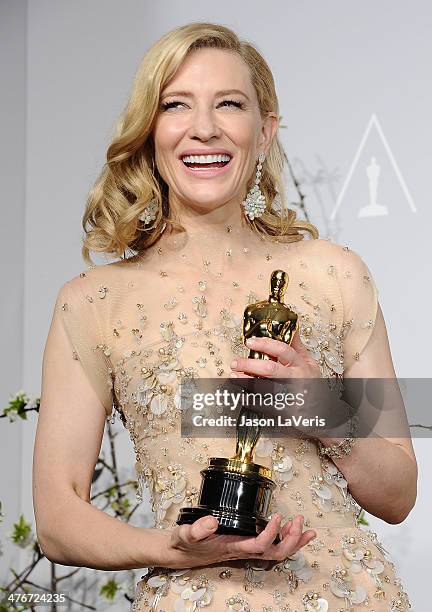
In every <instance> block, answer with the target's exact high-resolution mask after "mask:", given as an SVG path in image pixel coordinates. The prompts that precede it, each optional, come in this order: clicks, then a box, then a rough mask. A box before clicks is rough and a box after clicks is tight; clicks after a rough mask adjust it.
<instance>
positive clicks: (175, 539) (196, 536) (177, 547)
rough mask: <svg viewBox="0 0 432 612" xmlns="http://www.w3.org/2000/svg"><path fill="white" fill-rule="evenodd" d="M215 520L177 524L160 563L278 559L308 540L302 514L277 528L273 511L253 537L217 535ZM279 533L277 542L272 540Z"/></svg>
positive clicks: (205, 518) (278, 523)
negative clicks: (265, 523) (264, 525)
mask: <svg viewBox="0 0 432 612" xmlns="http://www.w3.org/2000/svg"><path fill="white" fill-rule="evenodd" d="M217 527H218V521H217V519H216V518H214V517H213V516H203V517H202V518H200V519H198V520H197V521H195V523H193V524H192V525H179V526H178V527H176V528H175V529H174V530H173V531H172V532H171V534H170V536H169V541H168V546H167V548H168V550H166V551H164V554H163V557H165V554H166V560H165V559H163V560H162V563H161V566H163V567H169V568H172V569H183V568H192V567H201V566H207V565H211V564H213V563H221V562H224V561H229V560H235V559H264V560H269V561H282V560H284V559H286V558H287V557H289V556H291V555H293V554H294V553H295V552H297V551H298V550H299V549H300V548H302V547H303V546H305V545H306V544H308V542H310V541H311V540H312V539H313V538H314V537H315V536H316V532H315V531H314V530H313V529H308V530H307V531H305V532H303V516H302V515H297V516H296V517H295V518H294V520H292V521H288V522H287V523H285V525H284V526H283V527H282V528H281V516H280V514H278V513H277V514H274V515H273V516H272V518H271V520H270V521H269V522H268V523H267V526H266V528H265V529H264V530H263V531H262V532H261V533H260V534H259V535H258V536H256V537H249V536H236V535H217V534H215V531H216V529H217ZM277 535H279V537H280V539H281V541H280V542H279V544H273V542H274V540H275V538H276V536H277Z"/></svg>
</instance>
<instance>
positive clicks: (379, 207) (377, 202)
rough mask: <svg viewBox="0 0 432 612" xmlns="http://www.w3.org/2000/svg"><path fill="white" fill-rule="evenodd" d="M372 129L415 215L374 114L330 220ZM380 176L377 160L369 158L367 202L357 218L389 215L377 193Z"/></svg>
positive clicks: (376, 158) (410, 198) (402, 179)
mask: <svg viewBox="0 0 432 612" xmlns="http://www.w3.org/2000/svg"><path fill="white" fill-rule="evenodd" d="M372 127H374V128H375V129H376V131H377V133H378V136H379V138H380V140H381V142H382V144H383V147H384V150H385V152H386V153H387V156H388V158H389V160H390V163H391V165H392V168H393V170H394V172H395V174H396V178H397V180H398V182H399V184H400V186H401V188H402V192H403V194H404V196H405V198H406V200H407V202H408V206H409V207H410V209H411V212H413V213H415V212H417V209H416V207H415V204H414V201H413V199H412V196H411V194H410V192H409V190H408V187H407V185H406V183H405V180H404V178H403V176H402V173H401V171H400V169H399V166H398V164H397V162H396V159H395V157H394V155H393V152H392V150H391V148H390V145H389V144H388V142H387V138H386V137H385V135H384V132H383V130H382V128H381V125H380V123H379V121H378V118H377V116H376V115H375V113H374V114H373V115H372V117H371V118H370V120H369V123H368V125H367V128H366V130H365V132H364V134H363V136H362V139H361V141H360V145H359V147H358V149H357V152H356V154H355V155H354V159H353V161H352V163H351V166H350V169H349V171H348V174H347V177H346V179H345V182H344V184H343V186H342V189H341V192H340V194H339V196H338V198H337V200H336V204H335V206H334V208H333V212H332V214H331V216H330V219H331V220H333V219H334V218H335V216H336V214H337V211H338V210H339V207H340V206H341V204H342V201H343V198H344V196H345V193H346V191H347V189H348V186H349V184H350V182H351V179H352V176H353V174H354V172H355V170H356V168H357V165H358V162H359V159H360V156H361V154H362V152H363V149H364V147H365V145H366V142H367V139H368V137H369V134H370V132H371V130H372ZM380 174H381V166H380V164H379V158H378V156H377V155H374V156H372V157H371V159H370V161H369V163H368V165H367V167H366V180H367V181H368V190H369V202H368V203H366V204H365V205H364V206H362V207H361V208H360V209H359V211H358V213H357V217H379V216H383V215H388V214H389V210H388V207H387V206H386V204H385V203H384V202H383V201H382V199H381V198H380V197H379V195H378V193H379V178H380Z"/></svg>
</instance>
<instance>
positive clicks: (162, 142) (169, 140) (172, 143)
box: [153, 121, 183, 155]
mask: <svg viewBox="0 0 432 612" xmlns="http://www.w3.org/2000/svg"><path fill="white" fill-rule="evenodd" d="M182 133H183V131H182V128H181V126H180V125H179V123H178V122H170V121H160V122H159V123H158V124H156V126H155V128H154V131H153V139H154V143H155V148H156V152H157V151H159V154H160V155H163V154H167V153H172V151H173V149H174V148H175V147H176V146H177V143H178V141H179V139H180V137H181V134H182Z"/></svg>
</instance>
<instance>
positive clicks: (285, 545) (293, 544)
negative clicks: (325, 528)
mask: <svg viewBox="0 0 432 612" xmlns="http://www.w3.org/2000/svg"><path fill="white" fill-rule="evenodd" d="M284 527H286V526H285V525H284ZM285 531H286V533H285V536H284V537H283V539H282V542H280V543H279V544H278V545H277V548H278V551H277V554H278V555H280V557H281V558H283V559H285V558H286V557H287V556H291V555H293V554H294V553H295V552H297V551H298V550H300V548H302V547H303V546H306V544H308V543H309V542H310V541H311V540H313V539H314V538H315V537H316V535H317V534H316V531H314V530H313V529H308V530H307V531H305V532H303V520H302V517H296V518H295V519H294V521H293V522H292V524H291V526H290V527H288V528H287V529H286V530H285Z"/></svg>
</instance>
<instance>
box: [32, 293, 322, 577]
mask: <svg viewBox="0 0 432 612" xmlns="http://www.w3.org/2000/svg"><path fill="white" fill-rule="evenodd" d="M65 303H67V304H68V308H66V310H65V309H63V308H62V305H64V304H65ZM87 303H88V302H87ZM87 303H86V304H85V305H86V306H87ZM79 309H80V302H77V300H76V297H75V294H74V292H73V291H72V290H71V288H70V287H69V288H68V289H66V288H63V290H61V292H60V294H59V296H58V299H57V303H56V307H55V311H54V316H53V320H52V323H51V328H50V331H49V335H48V339H47V343H46V346H45V352H44V357H43V368H42V393H41V405H40V412H39V420H38V426H37V432H36V440H35V447H34V458H33V503H34V510H35V518H36V533H37V537H38V541H39V544H40V547H41V549H42V551H43V553H44V554H45V555H46V557H47V558H48V559H50V560H51V561H53V562H56V563H61V564H63V565H70V566H76V567H89V568H93V569H102V570H124V569H138V568H142V567H149V566H158V567H172V568H188V567H196V566H204V565H210V564H212V563H216V562H220V561H225V560H228V559H249V558H252V559H253V558H255V557H256V556H257V554H259V555H260V556H262V558H264V559H271V560H281V559H284V558H286V557H287V556H289V555H290V554H292V553H293V552H295V551H296V550H298V549H299V548H301V547H302V546H304V545H306V544H307V543H308V542H309V541H310V540H311V539H312V537H314V536H315V535H316V534H315V532H314V531H313V530H307V531H305V532H303V524H302V523H303V521H302V517H299V516H298V517H296V518H295V520H294V521H289V523H287V524H286V525H284V527H283V528H281V526H280V516H278V515H274V517H272V520H271V521H270V522H269V524H268V526H267V528H266V529H265V530H264V531H263V532H262V533H261V534H260V535H259V536H258V537H256V538H246V537H236V536H216V535H215V534H214V531H215V530H216V528H217V521H216V520H215V519H212V518H210V519H209V517H203V518H202V519H200V520H199V521H197V522H196V523H194V524H193V525H182V526H181V527H177V528H175V529H174V530H173V531H169V530H159V529H142V528H139V527H134V526H133V525H128V524H126V523H123V522H122V521H121V520H119V519H116V518H114V517H111V516H109V515H108V514H106V513H105V512H103V511H101V510H99V509H98V508H96V507H94V506H92V505H91V504H90V491H91V481H92V476H93V473H94V468H95V465H96V462H97V459H98V454H99V451H100V447H101V441H102V437H103V432H104V424H105V418H106V415H107V413H109V410H110V396H109V394H108V393H107V392H105V391H104V389H105V379H106V372H104V367H103V362H101V361H98V357H97V353H93V351H92V350H87V349H88V346H90V347H91V346H94V345H95V342H94V340H95V338H93V337H92V335H91V334H92V330H94V325H92V320H91V319H90V318H89V316H90V315H89V313H88V311H85V316H83V317H79V316H78V312H79ZM68 314H71V315H73V317H74V320H78V319H80V320H81V323H82V326H84V327H81V328H80V329H79V332H78V331H77V337H76V338H75V332H73V333H72V337H73V338H74V344H71V339H70V337H69V334H68V332H67V330H66V327H67V325H69V323H67V325H65V321H68V319H67V315H68ZM71 329H76V330H78V326H76V327H73V326H70V325H69V327H68V330H69V332H70V331H71ZM75 340H76V342H75ZM82 343H85V344H86V345H88V346H82ZM96 343H97V342H96ZM76 349H78V350H77V351H76V352H77V353H78V354H80V355H81V356H85V358H84V360H83V361H82V360H77V359H73V358H72V350H76ZM92 359H94V360H93V361H92ZM84 365H85V367H84ZM89 371H90V374H91V382H90V380H89V375H88V373H89ZM97 390H98V391H97ZM279 531H280V533H281V536H282V541H281V543H280V544H277V545H274V544H273V541H274V539H275V537H276V534H277V533H278V532H279Z"/></svg>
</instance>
